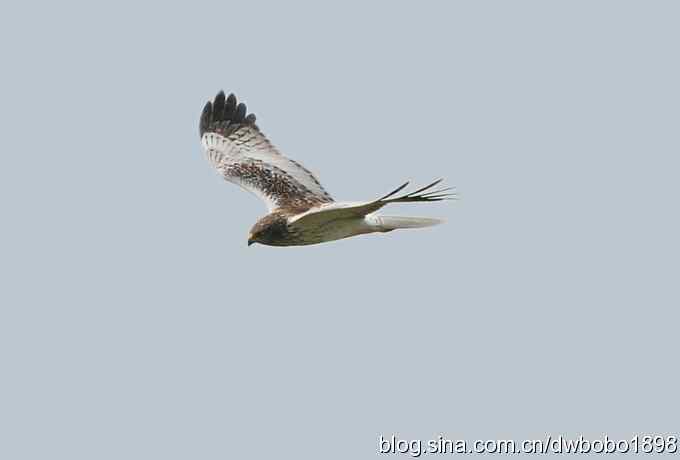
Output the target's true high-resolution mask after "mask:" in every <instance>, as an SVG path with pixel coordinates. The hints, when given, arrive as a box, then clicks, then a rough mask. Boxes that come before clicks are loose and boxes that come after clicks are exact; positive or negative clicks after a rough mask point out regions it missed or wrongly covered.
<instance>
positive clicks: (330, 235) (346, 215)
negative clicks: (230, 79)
mask: <svg viewBox="0 0 680 460" xmlns="http://www.w3.org/2000/svg"><path fill="white" fill-rule="evenodd" d="M199 131H200V136H201V144H202V145H203V148H204V149H205V153H206V156H207V158H208V161H209V162H210V164H212V166H213V167H214V168H215V169H216V170H217V171H218V172H219V173H220V174H221V175H222V176H223V177H224V178H225V179H226V180H227V181H229V182H233V183H235V184H237V185H239V186H241V187H242V188H244V189H245V190H247V191H249V192H251V193H253V194H255V195H256V196H258V197H260V198H261V199H262V200H263V201H264V202H265V204H266V206H267V208H268V210H269V214H267V215H266V216H264V217H262V218H261V219H260V220H259V221H257V223H256V224H255V225H254V226H253V228H252V229H251V230H250V234H249V235H248V246H250V245H251V244H253V243H260V244H265V245H270V246H301V245H309V244H317V243H324V242H327V241H334V240H339V239H342V238H348V237H350V236H355V235H362V234H365V233H374V232H381V233H385V232H390V231H392V230H396V229H398V228H421V227H429V226H432V225H436V224H439V223H441V222H442V221H440V220H438V219H428V218H421V217H391V216H383V215H379V214H377V213H376V211H378V210H379V209H381V208H382V207H384V206H385V205H388V204H390V203H417V202H431V201H441V200H445V199H450V198H453V197H454V194H452V193H447V192H449V191H450V190H451V188H443V189H442V188H440V189H435V186H437V185H438V184H439V183H440V182H441V181H442V179H439V180H437V181H434V182H432V183H431V184H429V185H427V186H425V187H422V188H420V189H418V190H416V191H413V192H410V193H406V194H403V195H401V196H395V195H397V194H398V193H399V192H401V191H402V190H403V189H404V188H405V187H406V186H407V185H408V184H409V183H408V182H406V183H405V184H403V185H401V186H400V187H398V188H397V189H396V190H393V191H392V192H390V193H388V194H387V195H385V196H383V197H382V198H379V199H377V200H372V201H365V202H361V203H349V202H338V201H335V200H333V198H331V196H330V195H329V194H328V192H327V191H326V190H325V189H324V188H323V186H322V185H321V183H320V182H319V181H318V179H317V178H316V177H314V175H313V174H312V173H311V172H310V171H309V170H308V169H307V168H305V167H304V166H302V165H301V164H300V163H298V162H296V161H295V160H291V159H290V158H287V157H285V156H283V155H282V154H281V153H280V152H279V151H278V150H277V149H276V147H274V146H273V145H272V144H271V142H269V140H267V138H266V137H265V135H264V134H262V131H260V129H259V128H258V127H257V125H256V124H255V115H253V114H247V110H246V106H245V104H243V103H239V102H238V101H237V100H236V96H234V95H233V94H230V95H229V97H225V94H224V92H223V91H220V92H219V93H218V94H217V96H216V97H215V99H214V100H213V101H212V102H210V101H208V103H207V104H206V105H205V108H204V109H203V113H202V115H201V121H200V127H199Z"/></svg>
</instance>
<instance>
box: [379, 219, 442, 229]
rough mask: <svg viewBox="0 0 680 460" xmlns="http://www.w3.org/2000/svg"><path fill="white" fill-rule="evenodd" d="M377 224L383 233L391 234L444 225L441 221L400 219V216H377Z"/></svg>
mask: <svg viewBox="0 0 680 460" xmlns="http://www.w3.org/2000/svg"><path fill="white" fill-rule="evenodd" d="M375 219H376V224H377V225H378V226H380V228H381V230H382V231H383V232H389V231H392V230H396V229H398V228H423V227H432V226H433V225H438V224H441V223H443V222H444V221H443V220H440V219H430V218H427V217H398V216H375Z"/></svg>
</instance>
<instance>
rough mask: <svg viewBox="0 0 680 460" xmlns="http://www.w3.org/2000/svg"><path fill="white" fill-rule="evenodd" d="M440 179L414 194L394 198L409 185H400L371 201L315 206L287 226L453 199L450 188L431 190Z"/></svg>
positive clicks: (361, 215) (329, 220)
mask: <svg viewBox="0 0 680 460" xmlns="http://www.w3.org/2000/svg"><path fill="white" fill-rule="evenodd" d="M441 181H442V179H439V180H437V181H435V182H433V183H431V184H429V185H427V186H425V187H422V188H420V189H418V190H416V191H415V192H410V193H407V194H405V195H402V196H399V197H394V195H396V194H397V193H399V192H400V191H401V190H403V189H404V188H405V187H406V186H407V185H408V184H409V183H408V182H406V183H405V184H403V185H401V186H400V187H399V188H397V189H396V190H394V191H392V192H390V193H388V194H387V195H385V196H383V197H382V198H379V199H377V200H373V201H367V202H363V203H327V204H322V205H319V206H315V207H313V208H311V209H309V210H308V211H305V212H303V213H300V214H297V215H295V216H292V217H290V218H289V220H288V221H289V224H290V225H293V226H301V227H302V226H308V225H322V224H324V223H327V222H331V221H334V220H338V219H348V218H352V217H364V216H366V215H368V214H370V213H372V212H375V211H377V210H378V209H380V208H382V207H383V206H385V205H388V204H390V203H417V202H430V201H441V200H447V199H454V198H455V196H456V195H455V193H449V191H450V190H452V187H448V188H440V189H436V190H432V188H433V187H435V186H436V185H437V184H439V183H440V182H441Z"/></svg>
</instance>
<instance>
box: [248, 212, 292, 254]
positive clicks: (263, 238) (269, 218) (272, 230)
mask: <svg viewBox="0 0 680 460" xmlns="http://www.w3.org/2000/svg"><path fill="white" fill-rule="evenodd" d="M287 234H288V221H287V219H286V218H285V217H283V216H280V215H277V214H268V215H266V216H264V217H263V218H262V219H260V220H259V221H257V223H256V224H255V225H254V226H253V228H251V229H250V234H249V235H248V246H250V245H251V244H253V243H260V244H267V245H270V246H279V245H281V244H282V243H283V242H284V240H285V238H286V235H287Z"/></svg>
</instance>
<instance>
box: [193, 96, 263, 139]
mask: <svg viewBox="0 0 680 460" xmlns="http://www.w3.org/2000/svg"><path fill="white" fill-rule="evenodd" d="M247 113H248V109H247V107H246V105H245V104H244V103H240V104H239V103H238V100H237V99H236V96H235V95H234V93H231V94H229V96H228V97H225V93H224V91H220V92H219V93H217V96H215V99H214V102H207V103H206V104H205V107H204V108H203V113H202V114H201V121H200V134H201V136H203V134H205V133H206V132H216V131H222V132H224V130H226V129H227V127H228V126H229V125H231V124H252V123H255V115H254V114H252V113H251V114H249V115H246V114H247Z"/></svg>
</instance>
